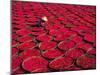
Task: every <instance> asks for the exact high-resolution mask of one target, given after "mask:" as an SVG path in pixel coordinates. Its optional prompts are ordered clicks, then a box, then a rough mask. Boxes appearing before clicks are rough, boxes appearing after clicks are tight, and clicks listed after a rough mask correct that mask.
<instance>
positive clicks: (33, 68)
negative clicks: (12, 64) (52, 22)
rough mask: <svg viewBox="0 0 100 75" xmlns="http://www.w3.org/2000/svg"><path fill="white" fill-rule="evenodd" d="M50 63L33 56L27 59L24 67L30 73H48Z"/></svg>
mask: <svg viewBox="0 0 100 75" xmlns="http://www.w3.org/2000/svg"><path fill="white" fill-rule="evenodd" d="M47 65H48V61H47V60H45V59H44V58H42V57H39V56H37V57H36V56H33V57H29V58H27V59H25V60H24V61H23V63H22V67H23V68H24V69H25V70H26V71H29V72H46V71H47Z"/></svg>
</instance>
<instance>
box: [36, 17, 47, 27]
mask: <svg viewBox="0 0 100 75" xmlns="http://www.w3.org/2000/svg"><path fill="white" fill-rule="evenodd" d="M47 21H48V19H47V17H46V16H43V17H42V18H40V19H39V20H38V21H37V26H38V27H42V26H43V24H44V23H45V22H47Z"/></svg>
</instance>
